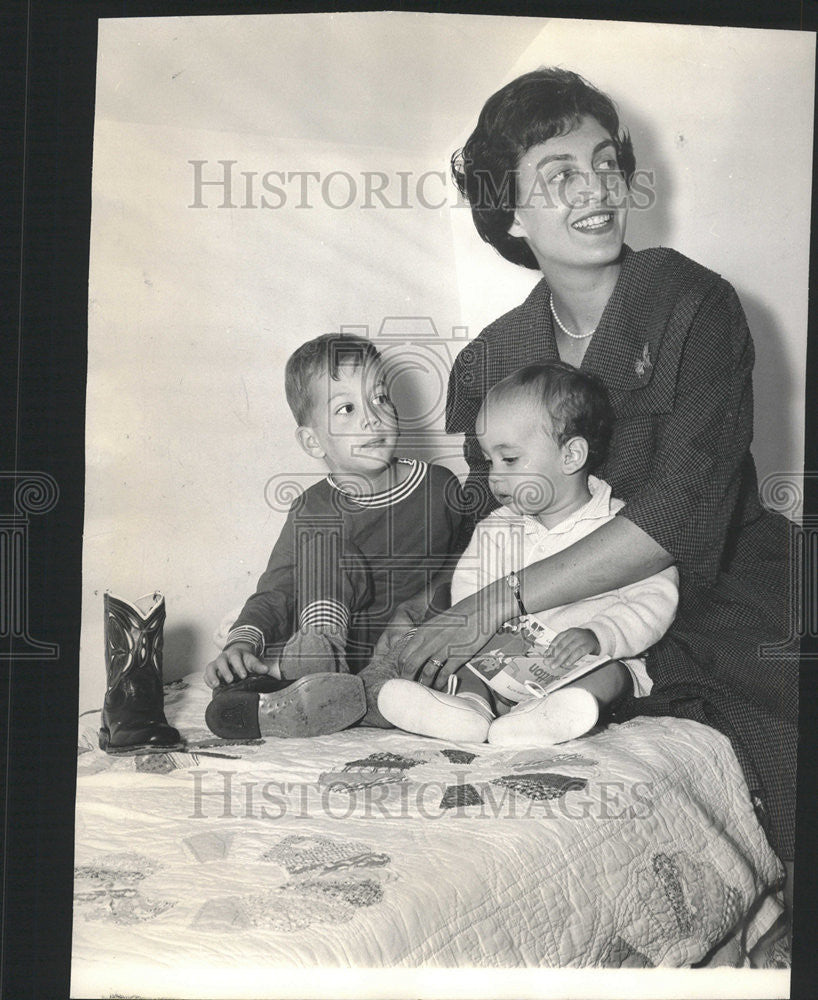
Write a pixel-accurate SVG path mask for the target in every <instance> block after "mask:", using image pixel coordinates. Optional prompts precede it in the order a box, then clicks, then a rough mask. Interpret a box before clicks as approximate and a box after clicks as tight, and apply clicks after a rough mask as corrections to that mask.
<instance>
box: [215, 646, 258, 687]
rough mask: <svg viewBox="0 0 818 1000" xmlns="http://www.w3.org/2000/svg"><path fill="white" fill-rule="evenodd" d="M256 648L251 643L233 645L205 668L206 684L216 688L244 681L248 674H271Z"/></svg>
mask: <svg viewBox="0 0 818 1000" xmlns="http://www.w3.org/2000/svg"><path fill="white" fill-rule="evenodd" d="M254 648H255V647H254V646H252V645H251V644H250V643H249V642H234V643H231V645H229V646H228V647H227V649H224V650H222V652H221V653H219V655H218V656H217V657H216V659H215V660H213V661H212V662H211V663H208V665H207V666H206V667H205V672H204V679H205V684H207V686H208V687H212V688H214V687H218V686H219V684H221V683H225V684H229V683H230V682H231V681H233V680H244V678H245V677H246V676H247V675H248V674H268V673H270V666H269V664H267V663H265V662H264V661H263V660H260V659H259V658H258V657H257V656H256V654H255V652H254Z"/></svg>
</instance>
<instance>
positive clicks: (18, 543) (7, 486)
mask: <svg viewBox="0 0 818 1000" xmlns="http://www.w3.org/2000/svg"><path fill="white" fill-rule="evenodd" d="M0 491H2V494H3V500H4V504H5V500H6V494H7V493H8V492H9V491H10V492H11V503H10V504H8V505H7V506H6V509H8V507H9V506H10V507H12V508H13V513H0V660H56V659H58V658H59V655H60V647H59V645H58V644H57V643H54V642H44V641H42V640H40V639H35V638H34V637H33V636H32V635H31V633H30V630H29V608H30V603H29V602H30V600H31V593H30V589H29V515H31V514H38V515H39V514H47V513H48V512H49V511H50V510H53V509H54V507H56V506H57V502H58V501H59V497H60V490H59V487H58V485H57V483H56V481H55V480H54V478H53V477H52V476H50V475H49V474H48V473H47V472H0Z"/></svg>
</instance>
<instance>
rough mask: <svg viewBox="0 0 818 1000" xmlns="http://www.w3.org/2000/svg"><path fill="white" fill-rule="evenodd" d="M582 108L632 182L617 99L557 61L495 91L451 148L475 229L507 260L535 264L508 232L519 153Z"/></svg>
mask: <svg viewBox="0 0 818 1000" xmlns="http://www.w3.org/2000/svg"><path fill="white" fill-rule="evenodd" d="M586 116H588V117H590V118H595V119H596V120H597V121H598V122H599V124H600V125H601V126H602V127H603V128H604V129H605V130H606V132H608V133H609V134H610V136H611V138H612V139H613V141H614V145H615V147H616V153H617V160H618V162H619V168H620V170H621V171H622V173H623V174H624V176H625V181H626V183H627V184H628V185H630V182H631V178H632V177H633V173H634V170H635V169H636V160H635V158H634V155H633V145H632V143H631V140H630V136H629V135H628V133H627V132H625V131H620V126H619V115H618V113H617V110H616V105H615V104H614V102H613V101H612V100H611V98H610V97H608V95H607V94H604V93H602V91H601V90H597V89H596V87H594V86H592V85H591V84H590V83H588V81H587V80H584V79H583V78H582V77H581V76H579V74H577V73H572V72H570V70H565V69H558V68H556V67H542V68H541V69H537V70H534V71H533V72H531V73H526V74H524V75H523V76H519V77H517V79H516V80H512V81H511V83H508V84H506V86H505V87H502V88H501V89H500V90H498V91H497V93H496V94H493V95H492V96H491V97H490V98H489V99H488V100H487V101H486V103H485V105H484V106H483V110H482V111H481V112H480V116H479V118H478V119H477V127H476V128H475V130H474V131H473V132H472V134H471V135H470V136H469V138H468V139H467V141H466V144H465V146H463V148H462V149H460V150H457V151H456V152H455V153H454V155H453V156H452V161H451V162H452V176H453V177H454V182H455V184H456V185H457V187H458V188H459V190H460V193H461V194H462V195H463V197H464V198H466V200H467V201H468V202H469V204H470V205H471V213H472V218H473V220H474V225H475V227H476V228H477V232H478V233H479V234H480V237H481V238H482V239H483V240H485V241H486V243H490V244H491V245H492V246H493V247H494V249H495V250H497V252H498V253H500V254H502V256H503V257H505V258H506V260H510V261H511V262H512V263H513V264H521V265H522V266H523V267H530V268H532V269H534V270H538V269H539V264H538V263H537V259H536V257H535V256H534V254H533V253H532V252H531V248H530V247H529V246H528V244H527V243H526V242H525V240H524V239H523V237H521V236H510V235H509V232H508V230H509V226H510V225H511V224H512V222H513V221H514V210H515V209H516V208H517V207H518V206H517V167H518V165H519V162H520V157H521V156H522V155H523V154H524V153H526V152H528V150H529V149H531V147H532V146H537V145H539V144H540V143H541V142H546V141H547V140H548V139H553V138H554V136H558V135H566V134H567V133H568V132H570V131H571V130H572V129H573V128H574V127H575V126H576V125H577V124H578V123H579V120H580V119H581V118H584V117H586Z"/></svg>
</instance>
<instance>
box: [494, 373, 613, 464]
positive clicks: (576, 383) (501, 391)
mask: <svg viewBox="0 0 818 1000" xmlns="http://www.w3.org/2000/svg"><path fill="white" fill-rule="evenodd" d="M521 397H522V398H525V399H527V400H530V401H531V402H532V403H534V404H535V405H539V406H541V407H543V408H544V409H545V411H546V412H547V413H548V416H549V417H550V419H551V429H552V431H553V437H554V439H555V440H556V442H557V444H558V445H560V446H562V445H564V444H565V443H566V441H570V439H571V438H572V437H581V438H585V440H586V441H587V442H588V459H587V461H586V463H585V466H584V468H585V471H586V472H594V471H595V470H596V469H598V468H599V467H600V466H601V465H602V463H603V462H604V461H605V458H606V456H607V454H608V445H609V444H610V442H611V431H612V430H613V424H614V419H615V417H614V412H613V407H612V406H611V401H610V399H609V397H608V390H607V389H606V388H605V386H604V385H603V384H602V382H600V380H599V379H598V378H596V377H595V376H594V375H589V374H588V373H587V372H582V371H580V370H579V369H578V368H574V366H573V365H569V364H566V363H565V362H564V361H549V362H546V363H544V364H536V365H526V366H525V367H524V368H518V369H517V371H515V372H512V373H511V375H509V376H508V377H507V378H504V379H503V380H502V382H498V383H497V384H496V385H495V386H493V387H492V388H491V389H490V390H489V392H488V394H487V395H486V399H487V400H488V399H491V401H492V402H493V403H502V402H504V401H510V400H512V399H513V400H515V401H517V400H519V399H520V398H521Z"/></svg>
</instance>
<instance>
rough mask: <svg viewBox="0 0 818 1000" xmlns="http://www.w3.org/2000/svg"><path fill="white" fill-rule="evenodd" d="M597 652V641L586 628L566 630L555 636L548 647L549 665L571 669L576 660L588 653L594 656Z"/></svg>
mask: <svg viewBox="0 0 818 1000" xmlns="http://www.w3.org/2000/svg"><path fill="white" fill-rule="evenodd" d="M598 652H599V640H598V639H597V637H596V636H595V635H594V633H593V632H592V631H591V630H590V629H587V628H567V629H566V630H565V631H564V632H560V633H559V634H558V635H555V636H554V638H553V640H552V641H551V645H550V646H549V647H548V652H547V654H546V655H547V656H548V660H549V663H550V664H551V665H552V666H553V667H555V668H560V667H572V666H573V665H574V664H575V663H576V662H577V660H579V659H581V658H582V657H583V656H586V655H587V654H588V653H590V654H592V655H596V654H597V653H598Z"/></svg>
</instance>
